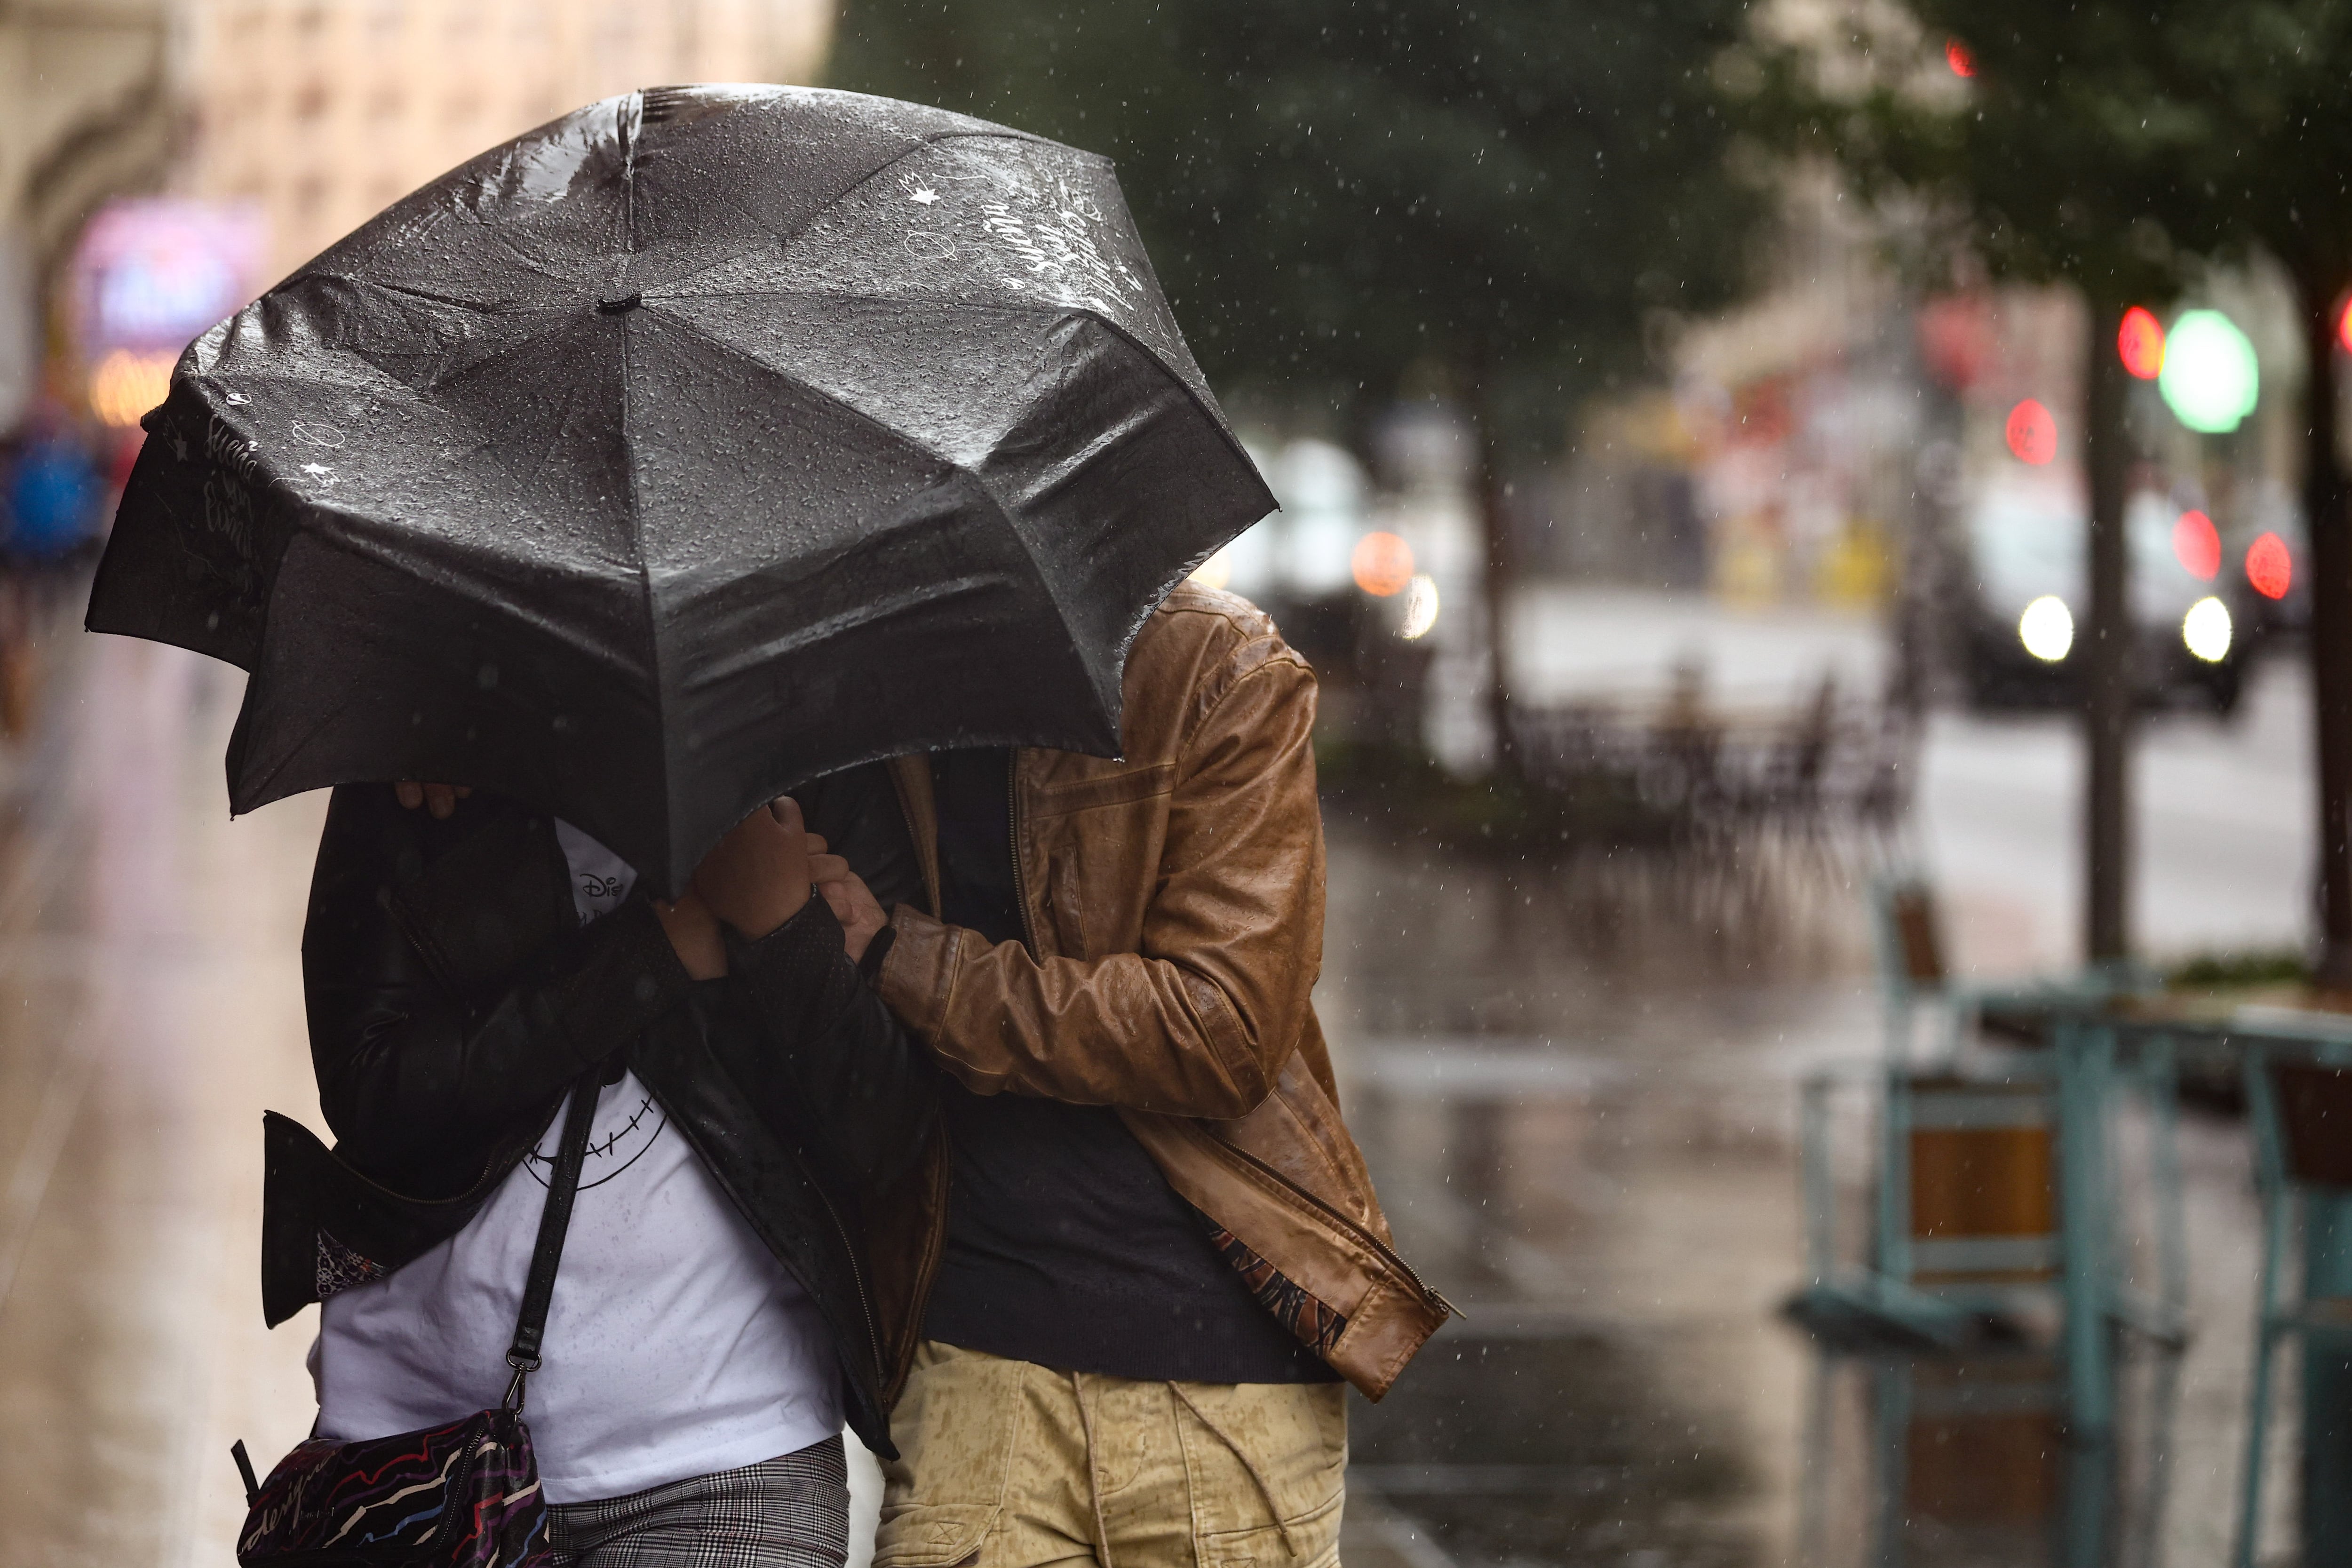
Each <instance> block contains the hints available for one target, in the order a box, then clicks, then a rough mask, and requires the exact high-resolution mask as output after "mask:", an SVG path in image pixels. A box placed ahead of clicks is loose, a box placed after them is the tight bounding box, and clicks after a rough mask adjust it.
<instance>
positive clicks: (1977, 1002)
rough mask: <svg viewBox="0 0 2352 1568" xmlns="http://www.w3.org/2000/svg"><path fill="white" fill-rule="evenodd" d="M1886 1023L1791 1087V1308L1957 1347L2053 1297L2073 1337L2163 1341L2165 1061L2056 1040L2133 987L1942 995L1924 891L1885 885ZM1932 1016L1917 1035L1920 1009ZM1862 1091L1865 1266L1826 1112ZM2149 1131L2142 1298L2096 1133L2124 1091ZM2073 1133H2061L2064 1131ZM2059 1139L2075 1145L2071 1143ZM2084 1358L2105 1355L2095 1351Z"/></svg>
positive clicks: (1834, 1324) (2177, 1272)
mask: <svg viewBox="0 0 2352 1568" xmlns="http://www.w3.org/2000/svg"><path fill="white" fill-rule="evenodd" d="M1873 904H1874V913H1875V915H1876V917H1877V919H1876V926H1877V935H1878V938H1879V948H1880V967H1881V975H1882V980H1883V990H1884V996H1885V1003H1886V1009H1887V1016H1886V1026H1885V1038H1884V1047H1883V1051H1882V1055H1881V1058H1880V1060H1879V1061H1878V1062H1876V1063H1875V1064H1873V1065H1872V1066H1871V1067H1870V1068H1867V1069H1864V1071H1861V1072H1856V1071H1853V1070H1852V1069H1849V1070H1847V1071H1845V1072H1843V1073H1840V1072H1834V1071H1832V1072H1827V1073H1822V1074H1816V1075H1814V1076H1813V1077H1812V1078H1811V1079H1808V1080H1807V1081H1806V1083H1805V1085H1804V1086H1803V1100H1802V1107H1801V1131H1800V1142H1801V1166H1802V1171H1803V1181H1804V1198H1805V1214H1806V1238H1807V1239H1806V1252H1807V1273H1808V1275H1809V1284H1808V1285H1807V1287H1806V1288H1805V1289H1802V1290H1801V1291H1800V1292H1799V1294H1798V1296H1797V1297H1796V1298H1795V1299H1794V1300H1792V1302H1791V1303H1790V1306H1791V1310H1792V1311H1793V1312H1794V1313H1795V1315H1796V1316H1797V1317H1799V1318H1800V1319H1801V1321H1806V1322H1808V1323H1810V1324H1811V1325H1812V1326H1814V1327H1815V1328H1816V1329H1817V1330H1820V1331H1822V1332H1824V1333H1827V1334H1831V1335H1832V1336H1833V1337H1849V1338H1859V1339H1862V1340H1876V1341H1881V1342H1885V1341H1892V1342H1895V1343H1900V1344H1907V1345H1910V1346H1913V1347H1915V1348H1940V1349H1947V1350H1948V1349H1953V1348H1957V1347H1958V1346H1959V1345H1961V1344H1963V1343H1964V1342H1967V1341H1968V1340H1969V1338H1970V1337H1971V1336H1972V1335H1973V1333H1974V1332H1975V1331H1976V1329H1977V1326H1978V1324H1979V1322H1980V1321H1983V1320H1986V1319H1993V1320H2008V1321H2018V1317H2019V1314H2020V1313H2021V1312H2022V1311H2023V1310H2026V1309H2027V1308H2029V1307H2030V1306H2031V1305H2032V1302H2034V1301H2035V1300H2053V1299H2054V1300H2056V1301H2057V1303H2058V1304H2059V1306H2060V1308H2061V1310H2062V1311H2063V1313H2064V1314H2065V1318H2066V1321H2067V1322H2068V1323H2069V1325H2070V1334H2069V1338H2070V1342H2073V1343H2075V1344H2077V1345H2081V1344H2084V1343H2087V1341H2085V1340H2084V1339H2083V1338H2081V1337H2080V1336H2079V1334H2078V1333H2077V1332H2076V1331H2077V1330H2080V1331H2082V1332H2084V1333H2103V1332H2104V1329H2103V1328H2099V1329H2094V1328H2090V1327H2089V1325H2094V1324H2103V1323H2104V1322H2105V1321H2108V1320H2110V1319H2115V1320H2119V1321H2124V1322H2127V1323H2130V1324H2133V1325H2134V1326H2136V1327H2138V1328H2140V1329H2142V1330H2143V1331H2147V1332H2148V1333H2150V1334H2151V1335H2152V1336H2154V1337H2156V1338H2158V1339H2160V1340H2165V1341H2168V1342H2177V1341H2179V1339H2180V1338H2182V1337H2183V1335H2184V1334H2185V1329H2184V1327H2183V1325H2184V1323H2185V1307H2184V1300H2182V1299H2183V1298H2185V1294H2186V1290H2185V1285H2184V1284H2183V1283H2182V1280H2183V1278H2184V1267H2185V1266H2184V1259H2183V1252H2184V1246H2185V1244H2184V1240H2183V1237H2182V1236H2181V1234H2180V1228H2181V1227H2180V1222H2179V1213H2180V1210H2179V1201H2178V1194H2179V1166H2178V1162H2177V1159H2176V1157H2175V1151H2174V1148H2173V1138H2172V1132H2173V1125H2174V1116H2173V1111H2174V1100H2173V1083H2172V1073H2171V1070H2170V1058H2169V1056H2168V1054H2167V1053H2164V1052H2162V1051H2157V1052H2152V1053H2143V1054H2142V1055H2140V1056H2139V1057H2138V1058H2136V1059H2135V1060H2133V1061H2131V1062H2129V1063H2128V1064H2126V1063H2119V1062H2118V1061H2117V1060H2116V1051H2115V1050H2114V1048H2113V1041H2112V1039H2111V1038H2108V1039H2105V1040H2102V1039H2101V1038H2099V1037H2096V1036H2095V1035H2090V1036H2086V1035H2084V1034H2082V1033H2080V1032H2075V1033H2065V1034H2064V1038H2063V1045H2062V1044H2061V1040H2060V1037H2061V1034H2062V1033H2063V1032H2064V1031H2065V1030H2066V1029H2067V1027H2068V1026H2066V1025H2065V1024H2064V1023H2063V1022H2061V1021H2060V1020H2062V1019H2063V1018H2064V1017H2065V1016H2070V1015H2079V1014H2081V1013H2082V1012H2083V1011H2084V1007H2085V1005H2087V1004H2091V1003H2095V1002H2096V1001H2098V1000H2099V999H2101V998H2103V997H2105V996H2108V995H2112V994H2114V993H2115V992H2116V990H2118V989H2120V988H2123V987H2124V986H2126V985H2134V984H2137V976H2133V975H2127V974H2126V975H2116V974H2110V973H2104V972H2091V973H2085V974H2084V975H2081V976H2075V977H2064V978H2058V979H2053V980H2049V981H2037V982H2032V983H2029V984H2023V985H2016V986H2008V987H2000V988H1978V987H1968V986H1962V985H1958V984H1954V983H1953V981H1952V979H1951V976H1950V973H1949V971H1948V968H1947V966H1946V964H1945V961H1944V949H1943V943H1942V940H1941V932H1940V930H1939V929H1938V925H1937V920H1936V912H1935V906H1934V900H1933V897H1932V894H1931V893H1930V891H1929V889H1928V888H1927V883H1926V882H1925V880H1924V879H1920V878H1917V877H1916V876H1915V877H1888V878H1884V879H1880V880H1879V881H1878V883H1877V884H1876V885H1875V887H1874V900H1873ZM1930 1009H1932V1010H1934V1011H1936V1012H1937V1013H1939V1014H1940V1017H1939V1018H1938V1019H1937V1026H1936V1027H1935V1028H1934V1029H1933V1030H1932V1031H1931V1032H1929V1033H1928V1035H1927V1038H1926V1039H1925V1040H1922V1039H1921V1037H1920V1036H1921V1031H1920V1029H1919V1028H1918V1016H1919V1015H1920V1014H1921V1013H1922V1012H1925V1011H1928V1010H1930ZM1994 1012H1998V1013H1999V1014H2000V1016H2003V1017H2004V1018H2006V1019H2011V1020H2020V1021H2028V1022H2030V1023H2031V1025H2032V1026H2031V1027H2030V1028H2026V1029H2021V1031H2020V1033H2021V1035H2022V1036H2023V1037H2025V1038H2029V1039H2037V1040H2042V1041H2043V1042H2044V1044H2045V1045H2046V1047H2047V1048H2042V1049H2025V1050H2017V1051H2003V1052H2001V1053H2000V1054H1998V1055H1990V1054H1986V1053H1982V1052H1979V1051H1978V1050H1976V1049H1974V1048H1973V1047H1974V1046H1975V1044H1976V1041H1975V1036H1976V1034H1977V1032H1978V1028H1979V1023H1980V1021H1981V1019H1982V1016H1984V1015H1986V1014H1988V1013H1994ZM1857 1081H1859V1082H1861V1083H1863V1084H1865V1085H1867V1086H1869V1087H1870V1089H1872V1090H1873V1091H1874V1096H1873V1098H1874V1101H1875V1104H1874V1109H1875V1110H1876V1113H1877V1114H1876V1118H1875V1120H1876V1134H1877V1135H1876V1138H1875V1140H1874V1145H1875V1149H1874V1152H1875V1156H1876V1158H1875V1161H1874V1170H1873V1173H1872V1181H1871V1187H1872V1193H1871V1202H1870V1205H1869V1209H1870V1216H1871V1218H1870V1225H1869V1247H1868V1257H1867V1258H1865V1259H1864V1260H1863V1261H1862V1262H1861V1263H1859V1264H1858V1265H1857V1264H1854V1263H1851V1262H1847V1261H1844V1260H1843V1259H1842V1258H1840V1256H1839V1254H1840V1247H1839V1244H1838V1230H1839V1226H1838V1218H1839V1193H1838V1186H1837V1182H1836V1175H1835V1168H1834V1161H1833V1159H1832V1147H1831V1144H1832V1115H1831V1105H1832V1097H1833V1095H1834V1094H1835V1092H1836V1090H1837V1089H1838V1087H1839V1086H1840V1085H1841V1084H1844V1085H1848V1086H1851V1085H1853V1084H1854V1083H1856V1082H1857ZM2135 1095H2136V1096H2137V1098H2138V1099H2139V1100H2141V1102H2142V1104H2143V1106H2144V1108H2145V1110H2146V1111H2147V1116H2148V1121H2149V1125H2150V1127H2151V1129H2152V1131H2153V1138H2152V1142H2151V1145H2150V1147H2149V1150H2148V1156H2149V1157H2148V1161H2147V1165H2148V1170H2147V1177H2146V1180H2145V1182H2144V1183H2140V1184H2136V1185H2139V1186H2141V1187H2142V1188H2143V1190H2146V1191H2147V1192H2148V1193H2149V1194H2150V1195H2151V1197H2152V1199H2153V1204H2154V1207H2153V1216H2154V1217H2153V1223H2152V1225H2151V1226H2150V1235H2149V1237H2148V1239H2149V1241H2150V1243H2151V1246H2152V1250H2153V1251H2154V1253H2155V1255H2156V1258H2157V1260H2158V1265H2159V1268H2160V1271H2161V1278H2162V1284H2161V1285H2160V1287H2159V1289H2158V1295H2157V1297H2156V1299H2152V1300H2151V1299H2149V1298H2147V1296H2146V1295H2145V1293H2143V1292H2140V1291H2138V1290H2137V1289H2134V1288H2132V1287H2131V1286H2130V1284H2129V1283H2128V1279H2127V1276H2128V1274H2129V1272H2130V1271H2129V1270H2128V1269H2127V1268H2124V1267H2123V1264H2124V1261H2125V1256H2126V1248H2125V1247H2124V1246H2123V1243H2124V1241H2125V1240H2126V1237H2125V1234H2124V1231H2125V1227H2124V1226H2123V1225H2122V1224H2121V1223H2120V1221H2121V1219H2122V1216H2123V1213H2124V1210H2125V1207H2126V1205H2125V1203H2124V1201H2123V1194H2124V1191H2125V1184H2122V1183H2121V1182H2119V1180H2118V1174H2117V1171H2116V1160H2115V1157H2114V1150H2113V1138H2112V1137H2111V1126H2112V1123H2113V1122H2114V1121H2115V1120H2116V1114H2117V1112H2118V1111H2119V1110H2121V1109H2122V1107H2123V1105H2124V1103H2125V1101H2126V1099H2128V1098H2130V1097H2132V1096H2135ZM2070 1129H2071V1132H2070V1131H2069V1130H2070ZM2070 1138H2071V1140H2072V1141H2073V1142H2074V1143H2076V1144H2078V1145H2079V1147H2075V1148H2072V1149H2070V1148H2069V1147H2068V1143H2069V1141H2070ZM2089 1359H2090V1360H2091V1361H2093V1362H2097V1361H2100V1360H2101V1359H2102V1358H2098V1357H2095V1356H2093V1357H2091V1358H2089ZM2103 1381H2104V1373H2103V1372H2101V1373H2098V1375H2093V1373H2090V1372H2085V1373H2084V1376H2083V1377H2081V1378H2078V1379H2076V1386H2077V1404H2078V1405H2082V1406H2083V1408H2082V1409H2079V1410H2078V1411H2077V1412H2076V1415H2077V1416H2078V1418H2080V1419H2082V1420H2084V1422H2085V1423H2087V1424H2088V1425H2090V1426H2098V1425H2100V1424H2101V1423H2103V1422H2104V1420H2105V1414H2106V1412H2105V1391H2104V1390H2103V1389H2101V1388H2098V1387H2095V1386H2091V1385H2092V1384H2099V1383H2102V1382H2103Z"/></svg>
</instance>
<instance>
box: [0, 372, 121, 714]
mask: <svg viewBox="0 0 2352 1568" xmlns="http://www.w3.org/2000/svg"><path fill="white" fill-rule="evenodd" d="M104 500H105V492H104V482H103V477H102V476H101V474H100V471H99V466H98V462H97V459H96V458H93V457H92V456H91V453H90V449H89V445H88V444H87V443H86V442H84V441H83V440H82V439H81V438H80V437H79V436H78V435H77V434H76V433H75V431H74V430H73V428H72V426H69V425H68V424H67V423H66V421H65V420H64V418H63V416H60V415H58V414H57V413H56V412H55V411H53V410H49V411H44V412H43V413H42V414H40V415H38V416H36V417H35V418H34V419H33V420H31V421H30V422H29V423H28V424H27V426H26V428H25V429H24V430H23V431H22V432H20V433H19V434H18V435H17V436H16V437H15V438H14V439H12V440H11V441H9V442H8V443H7V444H6V446H5V448H0V734H5V735H6V736H7V737H8V738H9V739H11V740H16V739H19V738H21V737H23V736H25V735H26V734H29V733H31V731H32V729H33V725H34V723H35V722H36V721H37V719H38V717H39V711H40V691H41V657H40V638H39V632H40V622H41V620H42V610H43V608H44V606H45V605H47V604H48V603H49V602H50V600H51V598H52V595H50V594H48V593H47V591H46V590H47V588H49V587H50V586H52V585H53V579H54V577H55V575H56V570H57V569H58V568H59V567H62V566H66V565H68V564H70V563H73V562H74V561H76V560H77V559H79V558H80V557H82V556H83V555H84V554H86V552H88V550H89V547H90V546H91V545H92V544H94V543H95V542H97V539H98V536H99V532H100V529H101V527H102V526H103V502H104Z"/></svg>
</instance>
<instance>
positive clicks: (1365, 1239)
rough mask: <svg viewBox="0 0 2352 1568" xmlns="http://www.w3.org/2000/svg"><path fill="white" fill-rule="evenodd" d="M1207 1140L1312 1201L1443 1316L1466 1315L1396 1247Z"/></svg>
mask: <svg viewBox="0 0 2352 1568" xmlns="http://www.w3.org/2000/svg"><path fill="white" fill-rule="evenodd" d="M1209 1142H1211V1143H1213V1144H1214V1145H1215V1146H1216V1148H1217V1149H1218V1150H1219V1151H1221V1152H1223V1153H1226V1154H1230V1155H1232V1156H1233V1157H1234V1159H1236V1160H1244V1161H1247V1162H1248V1163H1250V1164H1252V1165H1254V1166H1255V1167H1256V1168H1257V1169H1258V1170H1259V1171H1261V1172H1263V1173H1265V1175H1266V1176H1267V1177H1268V1178H1270V1179H1271V1180H1273V1181H1276V1182H1279V1183H1280V1184H1282V1186H1283V1187H1284V1188H1285V1189H1286V1191H1288V1192H1290V1193H1292V1194H1296V1195H1297V1196H1298V1197H1299V1198H1302V1199H1304V1200H1305V1201H1306V1202H1307V1203H1310V1204H1313V1205H1315V1206H1316V1207H1317V1208H1318V1209H1320V1210H1321V1211H1322V1212H1323V1213H1324V1215H1326V1216H1328V1218H1329V1219H1330V1220H1331V1222H1332V1223H1333V1224H1335V1225H1338V1226H1341V1227H1342V1228H1344V1229H1345V1230H1347V1232H1348V1233H1349V1235H1351V1236H1353V1237H1355V1238H1356V1239H1357V1240H1359V1241H1360V1242H1362V1243H1363V1244H1364V1246H1365V1247H1367V1248H1369V1249H1370V1251H1371V1253H1372V1255H1373V1256H1374V1257H1376V1258H1380V1259H1381V1261H1382V1262H1384V1263H1386V1264H1387V1265H1389V1267H1391V1268H1394V1269H1395V1270H1396V1271H1397V1272H1398V1273H1400V1274H1402V1275H1403V1276H1404V1277H1405V1278H1406V1279H1410V1280H1412V1288H1413V1289H1416V1290H1418V1291H1420V1292H1421V1293H1422V1294H1423V1296H1425V1297H1427V1298H1428V1299H1429V1300H1431V1301H1432V1302H1433V1303H1435V1304H1436V1305H1437V1306H1438V1307H1439V1308H1441V1309H1443V1310H1444V1312H1445V1314H1446V1316H1448V1317H1452V1318H1460V1317H1464V1316H1466V1314H1465V1312H1464V1311H1463V1310H1462V1309H1461V1308H1459V1307H1457V1306H1455V1305H1454V1303H1453V1302H1451V1301H1449V1300H1446V1299H1445V1298H1444V1296H1442V1295H1440V1294H1439V1293H1438V1292H1437V1291H1436V1290H1435V1289H1433V1288H1432V1287H1431V1285H1430V1284H1429V1282H1428V1281H1427V1280H1425V1279H1423V1278H1422V1277H1421V1276H1420V1274H1418V1273H1417V1272H1415V1271H1414V1269H1413V1267H1412V1264H1410V1263H1407V1262H1406V1261H1405V1260H1404V1259H1403V1258H1400V1257H1398V1256H1397V1251H1396V1248H1394V1247H1391V1246H1390V1245H1389V1244H1388V1243H1386V1242H1384V1241H1382V1240H1381V1238H1380V1237H1377V1236H1374V1235H1373V1234H1372V1233H1371V1232H1370V1231H1369V1230H1366V1229H1365V1228H1364V1227H1363V1226H1360V1225H1359V1224H1357V1223H1356V1222H1355V1221H1354V1220H1352V1219H1350V1218H1349V1217H1348V1216H1347V1215H1344V1214H1341V1213H1340V1212H1339V1210H1338V1209H1335V1208H1333V1207H1332V1206H1331V1205H1329V1204H1327V1203H1325V1202H1324V1201H1323V1200H1322V1199H1321V1198H1318V1197H1317V1196H1316V1195H1315V1194H1313V1193H1310V1192H1308V1191H1307V1189H1306V1188H1305V1187H1302V1186H1300V1185H1299V1184H1297V1182H1294V1181H1292V1180H1291V1179H1290V1178H1289V1177H1288V1176H1286V1175H1284V1174H1283V1173H1281V1172H1280V1171H1277V1170H1276V1169H1275V1168H1274V1167H1273V1166H1272V1165H1269V1164H1267V1163H1265V1161H1263V1160H1261V1159H1259V1158H1258V1157H1257V1156H1256V1155H1255V1154H1253V1153H1251V1152H1249V1151H1248V1150H1246V1149H1236V1148H1234V1146H1233V1145H1232V1144H1230V1143H1228V1142H1225V1141H1224V1140H1223V1139H1222V1138H1212V1139H1210V1140H1209Z"/></svg>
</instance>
